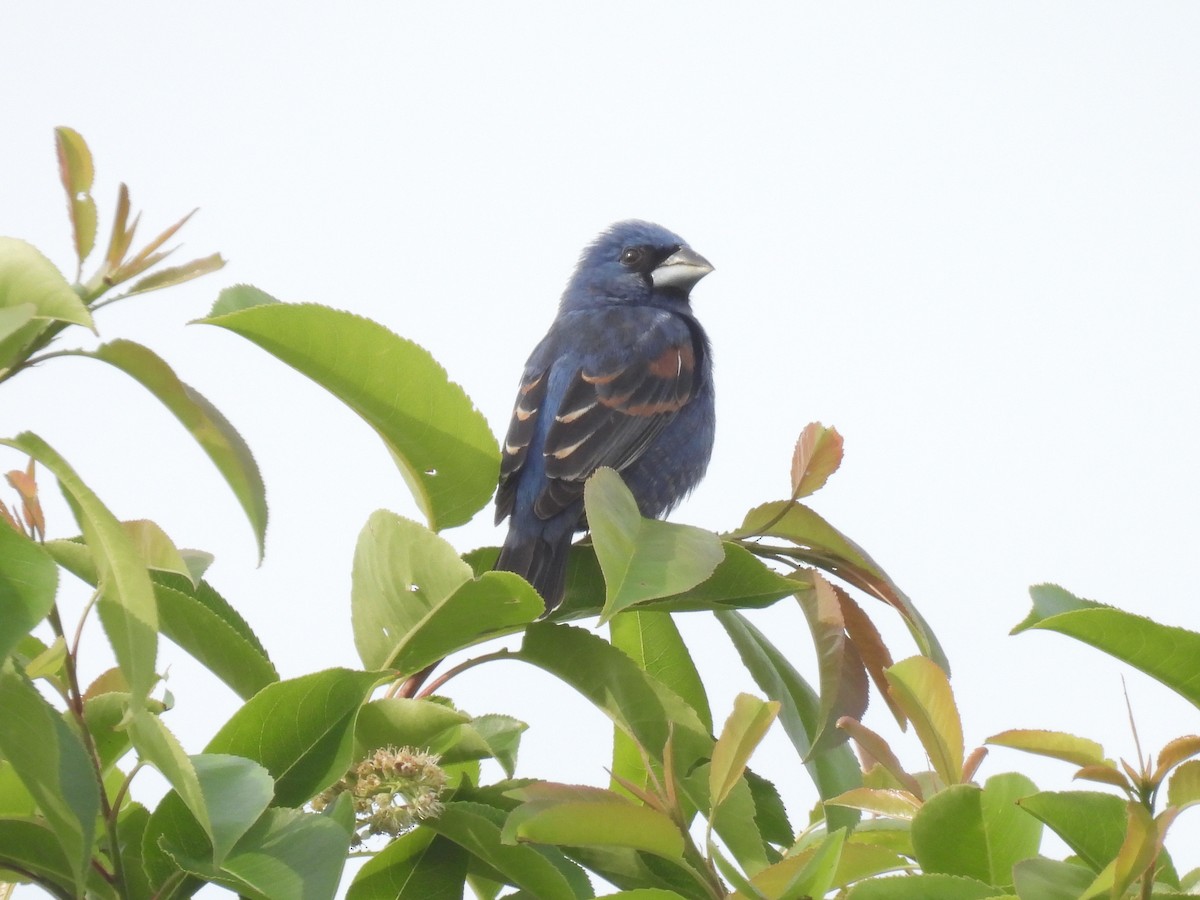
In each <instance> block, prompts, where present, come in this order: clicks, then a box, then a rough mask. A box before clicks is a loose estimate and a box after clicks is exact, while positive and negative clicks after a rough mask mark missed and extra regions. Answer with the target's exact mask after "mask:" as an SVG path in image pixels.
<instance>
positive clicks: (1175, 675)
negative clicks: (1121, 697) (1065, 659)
mask: <svg viewBox="0 0 1200 900" xmlns="http://www.w3.org/2000/svg"><path fill="white" fill-rule="evenodd" d="M1029 593H1030V595H1031V596H1032V597H1033V609H1032V610H1031V611H1030V613H1029V615H1028V616H1027V617H1026V618H1025V619H1024V621H1022V622H1021V623H1020V624H1019V625H1018V626H1017V627H1016V628H1014V629H1013V632H1012V633H1013V634H1019V633H1021V632H1022V631H1027V630H1029V629H1031V628H1037V629H1042V630H1045V631H1057V632H1059V633H1060V634H1065V635H1067V636H1068V637H1073V638H1075V639H1076V640H1079V641H1083V643H1085V644H1090V645H1091V646H1093V647H1095V648H1096V649H1098V650H1102V651H1103V652H1105V653H1107V654H1108V655H1109V656H1112V657H1115V658H1116V659H1119V660H1122V661H1123V662H1127V663H1129V665H1131V666H1133V667H1134V668H1136V669H1141V670H1142V671H1143V672H1145V673H1146V674H1147V675H1149V676H1150V677H1151V678H1156V679H1158V680H1159V681H1161V682H1162V683H1163V684H1165V685H1166V686H1167V687H1169V688H1171V689H1172V690H1173V691H1175V692H1176V693H1178V694H1180V695H1181V696H1182V697H1184V698H1185V699H1187V700H1189V701H1190V702H1191V703H1192V704H1193V705H1194V706H1197V707H1200V680H1198V679H1197V678H1196V677H1195V673H1196V660H1197V659H1198V658H1200V634H1196V633H1195V632H1194V631H1188V630H1186V629H1184V628H1174V627H1171V626H1167V625H1159V624H1158V623H1157V622H1153V621H1151V620H1150V619H1147V618H1145V617H1144V616H1135V615H1133V614H1132V613H1127V612H1123V611H1121V610H1119V609H1114V608H1113V607H1111V606H1104V605H1102V604H1100V603H1095V602H1093V601H1091V600H1082V599H1080V598H1079V597H1076V596H1074V595H1073V594H1071V593H1069V592H1067V591H1065V590H1063V589H1062V588H1060V587H1058V586H1057V585H1053V584H1039V585H1035V586H1034V587H1031V588H1030V589H1029Z"/></svg>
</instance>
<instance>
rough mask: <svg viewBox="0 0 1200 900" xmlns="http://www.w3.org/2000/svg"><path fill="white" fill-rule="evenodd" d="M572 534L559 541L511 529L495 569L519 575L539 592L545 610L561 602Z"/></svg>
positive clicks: (547, 610) (564, 589) (564, 588)
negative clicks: (519, 532)
mask: <svg viewBox="0 0 1200 900" xmlns="http://www.w3.org/2000/svg"><path fill="white" fill-rule="evenodd" d="M570 549H571V535H570V534H569V533H568V534H567V535H566V538H565V539H563V540H560V541H548V540H546V539H545V538H544V537H542V536H541V535H533V536H524V535H518V534H516V533H515V530H514V531H510V532H509V534H508V538H507V539H506V540H505V542H504V547H503V548H501V550H500V558H499V559H497V560H496V568H497V569H500V570H502V571H505V572H514V573H516V574H517V575H520V576H521V577H522V578H524V579H525V580H526V581H528V582H529V583H530V584H532V585H533V586H534V587H535V588H537V592H538V593H539V594H541V595H542V600H544V601H545V603H546V612H549V611H550V610H552V609H554V608H555V607H556V606H558V604H560V603H561V602H562V598H563V594H564V593H565V591H566V581H567V554H568V552H569V551H570Z"/></svg>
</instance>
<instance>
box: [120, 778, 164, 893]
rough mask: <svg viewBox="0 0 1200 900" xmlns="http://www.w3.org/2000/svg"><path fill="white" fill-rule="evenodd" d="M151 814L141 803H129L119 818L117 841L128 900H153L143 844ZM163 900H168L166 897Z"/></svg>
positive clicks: (152, 890)
mask: <svg viewBox="0 0 1200 900" xmlns="http://www.w3.org/2000/svg"><path fill="white" fill-rule="evenodd" d="M149 822H150V813H149V812H148V811H147V810H146V808H145V807H144V806H142V805H141V804H140V803H130V802H127V803H125V804H124V805H123V807H122V809H121V812H120V815H119V816H118V817H117V841H118V843H119V845H120V848H121V849H120V853H121V862H122V864H123V868H124V872H125V888H126V891H127V892H128V900H153V898H154V889H153V888H152V887H151V886H150V879H149V878H147V877H146V871H145V869H144V868H143V866H142V843H143V841H144V839H145V836H146V826H147V825H148V824H149ZM161 900H166V898H165V897H163V898H161Z"/></svg>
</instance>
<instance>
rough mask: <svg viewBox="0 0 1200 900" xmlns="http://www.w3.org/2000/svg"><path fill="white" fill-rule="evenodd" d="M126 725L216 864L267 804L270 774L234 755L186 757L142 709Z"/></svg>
mask: <svg viewBox="0 0 1200 900" xmlns="http://www.w3.org/2000/svg"><path fill="white" fill-rule="evenodd" d="M129 730H130V735H131V737H132V738H133V743H134V746H136V747H137V749H138V753H139V755H140V756H141V758H142V759H143V760H144V761H145V762H148V763H150V764H151V765H153V766H154V767H155V768H156V769H158V771H159V772H161V773H162V775H163V777H164V778H166V779H167V782H168V783H169V784H170V785H171V787H173V788H174V789H175V791H176V793H178V794H179V796H180V798H181V799H182V800H183V802H184V804H185V805H186V806H187V808H188V810H189V812H191V814H192V815H193V816H195V818H196V821H197V822H198V823H199V824H200V827H201V828H203V829H204V832H205V834H206V835H207V836H208V839H209V841H210V842H211V845H212V860H211V861H212V863H213V864H214V865H217V866H219V865H220V864H221V862H222V860H224V858H225V857H226V856H227V855H228V854H229V852H230V851H231V850H232V849H233V847H234V845H235V844H236V843H237V842H238V840H239V839H240V838H241V837H242V835H244V834H245V833H246V831H247V830H248V829H249V828H250V826H252V825H253V824H254V823H255V822H256V821H257V820H258V818H259V816H260V815H262V813H263V811H264V810H265V809H266V808H267V806H268V805H269V804H270V803H271V798H272V796H274V793H275V785H274V783H273V782H272V781H271V777H270V776H269V775H268V774H267V771H266V770H265V769H264V768H263V767H262V766H260V765H258V764H257V763H254V762H251V761H250V760H248V759H242V758H240V757H236V756H225V755H216V754H205V755H201V756H191V757H189V756H188V755H187V754H186V753H185V752H184V750H183V747H182V746H180V744H179V741H178V740H176V738H175V736H174V735H173V734H171V732H170V731H169V730H168V729H167V728H166V726H165V725H164V724H163V723H162V720H160V719H159V718H158V716H155V715H152V714H150V713H148V712H146V711H145V710H141V711H139V712H136V713H135V714H134V716H133V718H132V721H131V722H130V729H129Z"/></svg>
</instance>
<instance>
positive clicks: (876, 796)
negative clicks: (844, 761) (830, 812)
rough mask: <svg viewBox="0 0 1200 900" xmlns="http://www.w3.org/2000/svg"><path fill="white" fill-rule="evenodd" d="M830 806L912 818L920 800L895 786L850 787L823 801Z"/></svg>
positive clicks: (898, 817) (896, 817) (897, 817)
mask: <svg viewBox="0 0 1200 900" xmlns="http://www.w3.org/2000/svg"><path fill="white" fill-rule="evenodd" d="M825 802H826V803H827V804H829V805H830V806H846V807H849V808H850V809H861V810H862V811H863V812H869V813H874V814H875V815H877V816H887V817H889V818H893V819H912V818H913V817H914V816H916V814H917V811H918V810H919V809H920V808H921V801H920V800H919V799H917V797H915V796H914V795H913V794H911V793H909V792H908V791H902V790H898V789H895V788H869V787H859V788H852V789H851V790H848V791H846V792H845V793H844V794H838V795H837V796H836V797H830V798H829V799H828V800H826V801H825Z"/></svg>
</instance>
